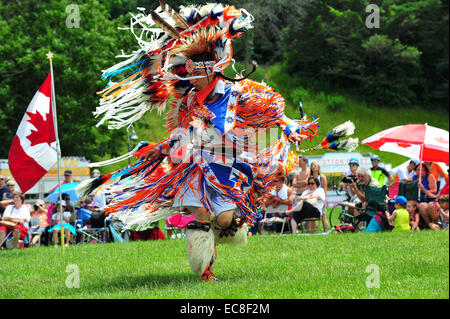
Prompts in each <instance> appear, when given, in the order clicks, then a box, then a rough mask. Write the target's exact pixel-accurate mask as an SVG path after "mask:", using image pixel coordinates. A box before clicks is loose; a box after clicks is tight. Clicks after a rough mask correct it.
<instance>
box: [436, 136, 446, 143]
mask: <svg viewBox="0 0 450 319" xmlns="http://www.w3.org/2000/svg"><path fill="white" fill-rule="evenodd" d="M435 140H436V141H438V142H439V143H442V144H448V139H445V138H444V137H442V136H439V137H436V138H435Z"/></svg>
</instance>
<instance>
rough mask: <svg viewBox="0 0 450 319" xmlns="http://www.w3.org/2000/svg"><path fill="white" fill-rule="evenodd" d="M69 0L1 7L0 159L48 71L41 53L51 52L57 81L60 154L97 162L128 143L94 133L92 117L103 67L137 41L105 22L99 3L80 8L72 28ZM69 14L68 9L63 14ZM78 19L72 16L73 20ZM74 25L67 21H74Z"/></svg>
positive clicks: (91, 0)
mask: <svg viewBox="0 0 450 319" xmlns="http://www.w3.org/2000/svg"><path fill="white" fill-rule="evenodd" d="M70 4H71V1H56V0H51V1H49V2H36V1H33V0H25V1H20V2H19V1H17V2H15V3H14V4H11V3H8V4H6V3H2V4H0V13H1V19H0V57H1V61H2V62H1V63H0V78H1V81H2V87H1V88H0V101H1V104H2V108H1V110H0V134H1V135H2V136H3V138H4V139H3V143H1V144H0V157H3V158H5V157H7V156H8V152H9V147H10V145H11V141H12V138H13V136H14V134H15V131H16V129H17V127H18V125H19V122H20V121H21V119H22V117H23V115H24V113H25V110H26V108H27V106H28V104H29V103H30V101H31V99H32V97H33V95H34V94H35V92H36V91H37V89H38V88H39V86H40V85H41V84H42V82H43V80H44V79H45V77H46V75H47V73H48V72H49V62H48V60H47V58H46V56H45V55H46V53H47V52H48V51H49V50H51V51H52V52H53V53H54V60H53V66H54V75H55V78H54V81H55V90H56V105H57V113H58V126H59V137H60V141H61V149H62V154H63V155H65V156H68V155H78V156H85V157H87V158H88V159H92V160H95V159H97V158H99V157H102V156H103V155H105V154H109V155H111V156H116V155H118V154H117V148H116V145H117V144H118V143H121V141H123V142H125V138H124V133H125V132H124V131H109V130H108V129H107V127H106V126H103V127H99V128H96V127H95V124H96V120H95V119H94V117H93V115H92V112H93V111H94V110H95V107H96V106H97V105H98V98H99V97H98V96H97V94H96V92H98V91H100V90H101V89H102V88H103V87H104V86H105V85H106V82H104V81H103V80H102V79H101V71H102V69H106V67H109V66H111V65H112V64H114V63H117V61H118V60H117V59H116V58H115V56H116V55H118V54H120V49H121V48H126V47H131V46H132V45H133V41H134V39H132V37H131V36H130V35H129V33H127V32H124V31H118V30H117V27H118V26H123V25H125V24H126V20H125V19H124V18H122V19H121V18H118V19H116V20H110V18H109V12H108V11H107V10H106V8H105V6H104V5H103V4H100V3H99V2H98V1H95V0H87V1H85V2H84V3H83V4H79V5H77V6H78V7H77V8H78V10H79V27H78V28H77V27H73V28H71V27H70V26H73V22H74V21H73V19H74V17H73V16H71V14H76V13H77V12H76V10H68V6H69V5H70ZM66 10H67V11H66ZM76 18H77V17H76V16H75V19H76ZM71 19H72V20H71Z"/></svg>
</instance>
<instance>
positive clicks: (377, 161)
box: [370, 160, 379, 162]
mask: <svg viewBox="0 0 450 319" xmlns="http://www.w3.org/2000/svg"><path fill="white" fill-rule="evenodd" d="M370 161H371V162H379V160H370Z"/></svg>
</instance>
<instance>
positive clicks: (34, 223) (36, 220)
mask: <svg viewBox="0 0 450 319" xmlns="http://www.w3.org/2000/svg"><path fill="white" fill-rule="evenodd" d="M40 224H41V219H40V218H39V217H31V220H30V230H29V232H28V234H29V236H30V243H31V242H32V240H33V236H35V235H39V240H38V242H37V243H36V246H38V247H39V246H40V245H41V237H42V232H39V228H38V229H37V230H33V228H34V227H36V226H39V225H40Z"/></svg>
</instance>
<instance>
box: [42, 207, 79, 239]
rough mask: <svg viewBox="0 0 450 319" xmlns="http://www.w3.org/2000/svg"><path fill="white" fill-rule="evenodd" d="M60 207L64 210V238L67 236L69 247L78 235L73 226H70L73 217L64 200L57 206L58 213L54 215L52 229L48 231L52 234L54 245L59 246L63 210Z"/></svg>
mask: <svg viewBox="0 0 450 319" xmlns="http://www.w3.org/2000/svg"><path fill="white" fill-rule="evenodd" d="M60 207H62V209H63V213H62V218H63V220H62V224H63V225H62V226H63V228H64V236H65V245H66V246H69V244H70V243H71V242H73V240H74V236H76V235H77V232H76V229H75V227H74V226H73V225H71V224H70V219H71V217H72V214H71V213H70V212H69V211H66V202H65V201H64V200H63V201H61V203H57V204H56V212H55V213H54V214H53V215H52V224H51V226H52V227H51V228H50V229H49V230H48V232H49V233H51V234H52V239H53V245H54V246H55V247H57V246H58V237H59V234H60V233H61V213H60V212H61V210H60Z"/></svg>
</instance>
